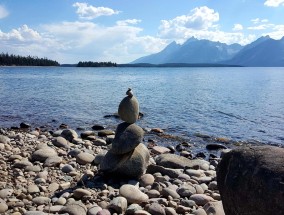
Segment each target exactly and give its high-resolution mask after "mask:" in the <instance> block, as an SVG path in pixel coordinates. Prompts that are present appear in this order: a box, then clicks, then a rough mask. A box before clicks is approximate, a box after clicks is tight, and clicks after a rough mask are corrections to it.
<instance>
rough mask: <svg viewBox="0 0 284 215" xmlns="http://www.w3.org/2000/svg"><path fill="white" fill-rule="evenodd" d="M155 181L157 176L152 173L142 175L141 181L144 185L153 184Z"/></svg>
mask: <svg viewBox="0 0 284 215" xmlns="http://www.w3.org/2000/svg"><path fill="white" fill-rule="evenodd" d="M154 182H155V178H154V176H153V175H151V174H144V175H142V176H141V177H140V180H139V183H140V185H141V186H142V187H146V186H148V185H152V184H153V183H154Z"/></svg>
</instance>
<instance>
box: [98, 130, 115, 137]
mask: <svg viewBox="0 0 284 215" xmlns="http://www.w3.org/2000/svg"><path fill="white" fill-rule="evenodd" d="M114 134H115V132H114V131H112V130H102V131H99V132H98V136H99V137H106V136H109V135H114Z"/></svg>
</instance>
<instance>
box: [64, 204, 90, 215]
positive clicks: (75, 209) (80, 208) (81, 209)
mask: <svg viewBox="0 0 284 215" xmlns="http://www.w3.org/2000/svg"><path fill="white" fill-rule="evenodd" d="M59 212H60V213H68V214H69V215H86V214H87V208H86V206H85V205H84V204H83V203H82V202H79V201H78V202H71V203H68V204H67V205H66V206H64V207H63V208H62V209H61V210H60V211H59Z"/></svg>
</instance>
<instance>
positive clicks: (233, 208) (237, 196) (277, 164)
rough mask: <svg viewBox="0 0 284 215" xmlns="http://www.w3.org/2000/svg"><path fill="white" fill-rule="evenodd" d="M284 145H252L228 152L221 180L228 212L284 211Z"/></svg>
mask: <svg viewBox="0 0 284 215" xmlns="http://www.w3.org/2000/svg"><path fill="white" fill-rule="evenodd" d="M283 164H284V149H283V148H278V147H274V146H252V147H243V148H238V149H235V150H232V151H230V152H228V153H226V154H224V156H223V158H222V160H221V162H220V163H219V165H218V168H217V182H218V188H219V191H220V194H221V198H222V203H223V207H224V211H225V214H227V215H237V214H247V215H257V214H261V215H273V214H284V204H283V202H284V195H283V193H284V181H283V180H284V179H283V176H284V165H283Z"/></svg>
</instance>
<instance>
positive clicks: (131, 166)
mask: <svg viewBox="0 0 284 215" xmlns="http://www.w3.org/2000/svg"><path fill="white" fill-rule="evenodd" d="M149 159H150V154H149V151H148V149H147V147H146V146H145V145H144V144H142V143H140V144H139V145H138V146H137V147H136V148H135V149H134V150H133V151H131V152H129V153H126V154H122V155H117V154H114V153H112V152H111V151H108V152H107V154H106V155H105V157H104V158H103V160H102V162H101V164H100V169H101V170H102V171H103V172H105V173H106V174H113V175H117V176H121V177H129V178H139V177H140V176H141V175H142V174H143V173H144V172H145V170H146V167H147V165H148V162H149Z"/></svg>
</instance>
